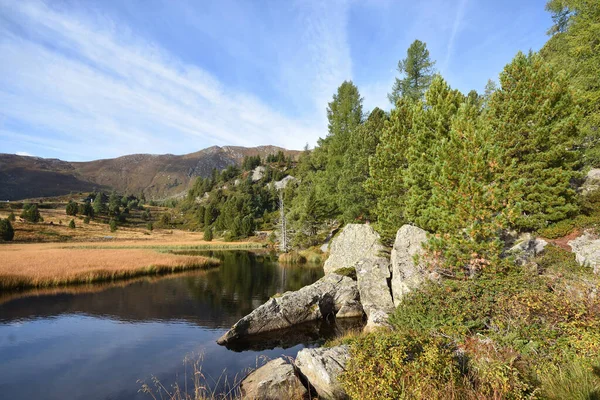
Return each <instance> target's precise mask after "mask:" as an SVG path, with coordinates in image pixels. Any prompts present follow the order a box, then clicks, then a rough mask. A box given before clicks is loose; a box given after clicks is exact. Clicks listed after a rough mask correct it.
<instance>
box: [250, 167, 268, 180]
mask: <svg viewBox="0 0 600 400" xmlns="http://www.w3.org/2000/svg"><path fill="white" fill-rule="evenodd" d="M264 176H265V167H263V166H262V165H259V166H258V167H256V168H254V170H253V171H252V182H257V181H260V180H261V179H262V178H263V177H264Z"/></svg>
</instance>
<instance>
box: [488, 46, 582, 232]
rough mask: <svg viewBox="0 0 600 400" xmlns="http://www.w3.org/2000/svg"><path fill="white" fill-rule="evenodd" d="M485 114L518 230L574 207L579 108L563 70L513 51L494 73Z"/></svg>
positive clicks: (569, 212)
mask: <svg viewBox="0 0 600 400" xmlns="http://www.w3.org/2000/svg"><path fill="white" fill-rule="evenodd" d="M500 83H501V88H500V89H499V90H497V91H496V92H494V94H493V95H492V97H491V99H490V102H489V107H488V109H487V111H486V118H487V120H488V122H489V123H490V125H491V136H490V141H493V142H495V143H497V144H498V145H500V146H502V151H503V158H504V159H503V164H505V165H506V167H505V171H504V172H503V177H502V179H503V180H504V181H505V182H517V183H518V185H516V186H511V187H510V188H508V190H510V192H509V193H508V195H509V198H510V199H511V200H513V201H515V202H518V204H519V207H520V210H521V214H520V215H519V217H518V218H517V219H516V220H515V227H517V228H519V229H538V228H541V227H544V226H546V225H547V224H549V223H551V222H553V221H559V220H562V219H565V218H567V217H569V216H570V215H572V214H574V213H576V212H577V210H578V208H577V205H576V193H575V190H574V189H573V188H572V187H571V181H572V179H573V178H576V177H578V176H579V174H578V173H577V172H576V169H577V167H578V163H579V154H578V153H577V152H576V151H575V150H574V149H575V145H576V143H577V140H578V129H577V126H578V124H579V120H580V110H579V108H578V107H577V104H576V102H575V100H574V98H573V95H572V93H571V90H570V89H569V86H568V81H567V79H566V76H565V74H564V73H558V74H557V73H556V72H555V71H554V70H553V68H551V67H550V66H549V65H548V64H547V63H545V62H544V60H543V59H542V58H541V57H540V56H539V55H536V54H530V55H529V56H526V55H524V54H523V53H519V54H517V56H516V57H515V58H514V60H513V61H512V62H511V63H510V64H508V65H507V66H506V67H505V68H504V71H503V72H502V73H501V75H500Z"/></svg>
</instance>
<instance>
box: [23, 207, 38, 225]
mask: <svg viewBox="0 0 600 400" xmlns="http://www.w3.org/2000/svg"><path fill="white" fill-rule="evenodd" d="M21 218H23V219H24V220H25V221H28V222H33V223H36V222H40V221H42V216H41V215H40V211H39V210H38V206H37V204H32V203H27V204H23V212H22V213H21Z"/></svg>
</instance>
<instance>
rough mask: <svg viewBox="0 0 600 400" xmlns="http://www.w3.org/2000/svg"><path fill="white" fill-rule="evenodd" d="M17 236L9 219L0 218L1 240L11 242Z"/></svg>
mask: <svg viewBox="0 0 600 400" xmlns="http://www.w3.org/2000/svg"><path fill="white" fill-rule="evenodd" d="M14 237H15V230H14V229H13V227H12V224H11V223H10V220H9V219H0V240H3V241H5V242H10V241H11V240H13V239H14Z"/></svg>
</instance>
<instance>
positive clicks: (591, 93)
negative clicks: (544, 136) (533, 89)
mask: <svg viewBox="0 0 600 400" xmlns="http://www.w3.org/2000/svg"><path fill="white" fill-rule="evenodd" d="M546 9H547V10H548V11H550V12H551V13H552V14H553V20H554V23H555V24H554V26H553V27H552V28H551V29H550V32H549V33H550V34H552V35H553V36H552V37H551V38H550V40H549V41H548V42H547V43H546V44H545V45H544V48H543V49H542V50H541V54H542V55H543V57H544V59H545V60H547V61H549V62H550V63H551V64H553V65H554V67H555V68H556V69H560V70H564V71H565V72H566V74H567V77H568V81H569V84H570V86H571V87H572V88H573V89H575V90H576V91H577V92H578V95H579V96H580V98H581V105H582V109H583V118H582V119H581V124H580V130H581V132H582V135H583V142H582V143H583V146H584V148H585V150H586V151H585V158H584V162H585V163H586V164H587V165H590V166H595V167H600V39H599V38H600V23H599V22H598V21H600V2H598V1H590V0H550V1H549V2H548V3H547V6H546Z"/></svg>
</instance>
